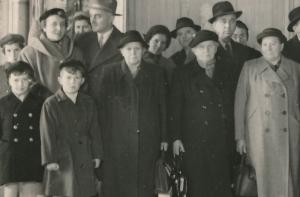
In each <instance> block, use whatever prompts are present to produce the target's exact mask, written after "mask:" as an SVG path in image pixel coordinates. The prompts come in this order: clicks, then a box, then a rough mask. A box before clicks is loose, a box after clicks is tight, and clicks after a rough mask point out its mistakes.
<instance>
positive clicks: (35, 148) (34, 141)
mask: <svg viewBox="0 0 300 197" xmlns="http://www.w3.org/2000/svg"><path fill="white" fill-rule="evenodd" d="M42 88H44V87H42V86H40V87H37V88H34V89H31V91H30V93H29V94H28V95H27V96H26V98H25V100H24V101H23V102H22V101H20V100H19V99H18V98H17V97H16V96H15V95H14V94H13V93H12V92H10V93H9V94H8V95H6V96H4V97H3V98H1V99H0V135H1V137H0V184H1V185H2V184H6V183H14V182H41V181H42V177H43V167H42V165H41V149H40V147H41V143H40V128H39V121H40V113H41V108H42V104H43V102H44V100H45V97H42V96H41V95H40V94H38V89H42ZM42 91H44V90H42Z"/></svg>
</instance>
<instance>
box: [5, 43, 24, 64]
mask: <svg viewBox="0 0 300 197" xmlns="http://www.w3.org/2000/svg"><path fill="white" fill-rule="evenodd" d="M20 51H21V47H20V45H19V44H18V43H12V44H6V45H4V56H5V59H6V62H9V63H14V62H16V61H17V60H18V56H19V54H20Z"/></svg>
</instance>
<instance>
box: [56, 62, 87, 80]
mask: <svg viewBox="0 0 300 197" xmlns="http://www.w3.org/2000/svg"><path fill="white" fill-rule="evenodd" d="M63 69H65V70H66V71H67V72H68V73H71V74H75V73H76V72H77V71H79V72H80V73H81V75H82V77H85V74H86V71H85V66H84V64H83V63H82V62H81V61H78V60H67V61H65V62H63V63H61V64H60V65H59V71H60V72H61V71H62V70H63Z"/></svg>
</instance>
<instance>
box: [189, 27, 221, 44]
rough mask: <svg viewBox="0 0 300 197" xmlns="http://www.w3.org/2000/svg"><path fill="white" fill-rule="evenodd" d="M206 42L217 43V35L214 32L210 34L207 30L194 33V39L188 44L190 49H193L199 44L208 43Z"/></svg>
mask: <svg viewBox="0 0 300 197" xmlns="http://www.w3.org/2000/svg"><path fill="white" fill-rule="evenodd" d="M208 40H211V41H215V42H218V35H217V34H216V33H215V32H212V31H209V30H201V31H198V32H197V33H196V35H195V37H194V38H193V40H192V41H191V42H190V44H189V46H190V47H191V48H194V47H195V46H197V45H198V44H199V43H201V42H204V41H208Z"/></svg>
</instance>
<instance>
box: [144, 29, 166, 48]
mask: <svg viewBox="0 0 300 197" xmlns="http://www.w3.org/2000/svg"><path fill="white" fill-rule="evenodd" d="M155 34H163V35H165V36H166V38H167V42H166V49H167V48H168V47H169V46H170V43H171V32H170V30H169V29H168V28H167V27H166V26H164V25H154V26H152V27H150V29H149V30H148V32H147V33H146V34H144V38H145V41H146V42H147V43H149V42H150V40H151V38H152V37H153V36H154V35H155Z"/></svg>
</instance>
